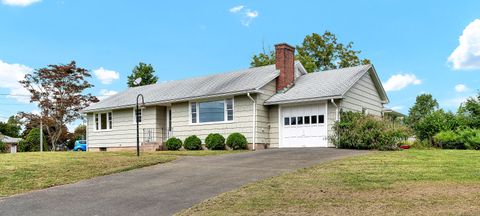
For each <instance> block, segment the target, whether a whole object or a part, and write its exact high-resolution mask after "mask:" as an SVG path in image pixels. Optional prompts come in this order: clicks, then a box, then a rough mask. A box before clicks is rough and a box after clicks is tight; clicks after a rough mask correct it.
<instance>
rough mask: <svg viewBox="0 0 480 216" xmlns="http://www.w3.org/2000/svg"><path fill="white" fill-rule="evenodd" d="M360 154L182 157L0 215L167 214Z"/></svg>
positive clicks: (9, 204) (11, 203)
mask: <svg viewBox="0 0 480 216" xmlns="http://www.w3.org/2000/svg"><path fill="white" fill-rule="evenodd" d="M364 153H365V152H363V151H353V150H339V149H332V148H303V149H269V150H261V151H256V152H249V153H240V154H228V155H220V156H205V157H183V158H181V159H179V160H176V161H174V162H171V163H167V164H160V165H156V166H151V167H146V168H142V169H137V170H132V171H128V172H123V173H118V174H113V175H109V176H102V177H97V178H93V179H90V180H85V181H81V182H78V183H75V184H70V185H64V186H58V187H54V188H49V189H45V190H39V191H35V192H31V193H26V194H21V195H17V196H12V197H8V198H3V199H0V215H37V216H42V215H62V216H63V215H171V214H174V213H175V212H178V211H180V210H182V209H185V208H189V207H191V206H193V205H194V204H196V203H199V202H201V201H202V200H204V199H207V198H210V197H213V196H215V195H217V194H220V193H223V192H226V191H229V190H232V189H234V188H237V187H240V186H242V185H245V184H247V183H250V182H254V181H257V180H260V179H264V178H267V177H270V176H275V175H279V174H281V173H283V172H289V171H293V170H296V169H298V168H302V167H307V166H311V165H313V164H316V163H320V162H324V161H328V160H332V159H336V158H340V157H345V156H349V155H357V154H364Z"/></svg>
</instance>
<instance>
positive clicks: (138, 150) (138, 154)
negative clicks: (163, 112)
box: [134, 78, 145, 157]
mask: <svg viewBox="0 0 480 216" xmlns="http://www.w3.org/2000/svg"><path fill="white" fill-rule="evenodd" d="M140 82H142V78H137V79H136V80H135V81H134V84H135V85H139V84H140ZM140 96H142V104H141V106H140V108H144V107H145V100H144V98H143V95H142V94H138V95H137V107H136V109H135V121H136V122H137V157H139V156H140V129H139V125H138V117H139V114H140V109H139V106H138V98H140Z"/></svg>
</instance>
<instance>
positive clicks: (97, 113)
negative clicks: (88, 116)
mask: <svg viewBox="0 0 480 216" xmlns="http://www.w3.org/2000/svg"><path fill="white" fill-rule="evenodd" d="M104 113H105V114H107V129H102V127H101V125H98V124H99V123H100V122H101V121H102V120H101V114H104ZM95 115H98V118H99V121H98V122H97V121H96V119H95ZM109 115H110V116H111V118H112V124H113V111H112V110H110V111H104V112H96V113H93V131H111V130H113V126H112V128H110V121H109V120H108V117H109ZM97 125H98V130H97Z"/></svg>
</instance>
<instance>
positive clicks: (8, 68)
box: [0, 60, 33, 103]
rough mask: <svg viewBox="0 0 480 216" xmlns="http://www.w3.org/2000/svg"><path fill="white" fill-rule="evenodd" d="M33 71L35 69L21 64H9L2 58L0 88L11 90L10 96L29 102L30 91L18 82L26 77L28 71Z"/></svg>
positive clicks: (0, 61)
mask: <svg viewBox="0 0 480 216" xmlns="http://www.w3.org/2000/svg"><path fill="white" fill-rule="evenodd" d="M31 72H33V69H32V68H30V67H28V66H25V65H21V64H9V63H6V62H3V61H2V60H0V88H4V89H8V90H9V92H10V93H9V94H10V95H9V96H8V97H9V98H14V99H16V100H17V101H19V102H23V103H29V102H30V97H28V96H25V95H30V93H29V92H28V91H27V90H26V89H25V88H23V86H22V85H21V84H20V83H19V82H18V81H20V80H23V79H24V78H25V75H26V74H27V73H31Z"/></svg>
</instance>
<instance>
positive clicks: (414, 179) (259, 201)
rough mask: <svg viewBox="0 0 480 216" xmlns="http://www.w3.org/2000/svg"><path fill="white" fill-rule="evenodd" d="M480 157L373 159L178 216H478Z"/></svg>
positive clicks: (333, 165)
mask: <svg viewBox="0 0 480 216" xmlns="http://www.w3.org/2000/svg"><path fill="white" fill-rule="evenodd" d="M479 203H480V151H462V150H407V151H401V152H375V153H372V154H369V155H365V156H357V157H351V158H346V159H341V160H336V161H332V162H329V163H324V164H319V165H317V166H314V167H311V168H306V169H301V170H298V171H296V172H293V173H287V174H284V175H281V176H278V177H273V178H269V179H266V180H262V181H260V182H257V183H253V184H249V185H247V186H244V187H242V188H239V189H237V190H234V191H231V192H227V193H224V194H221V195H219V196H217V197H215V198H212V199H209V200H206V201H204V202H203V203H201V204H199V205H196V206H194V207H192V208H190V209H187V210H185V211H183V212H181V213H179V215H480V205H479Z"/></svg>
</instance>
